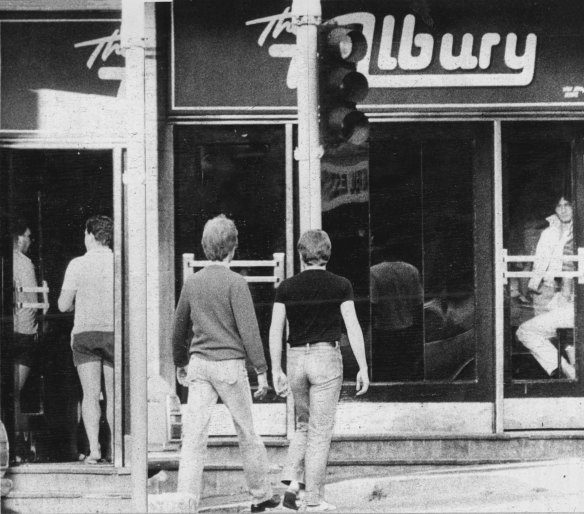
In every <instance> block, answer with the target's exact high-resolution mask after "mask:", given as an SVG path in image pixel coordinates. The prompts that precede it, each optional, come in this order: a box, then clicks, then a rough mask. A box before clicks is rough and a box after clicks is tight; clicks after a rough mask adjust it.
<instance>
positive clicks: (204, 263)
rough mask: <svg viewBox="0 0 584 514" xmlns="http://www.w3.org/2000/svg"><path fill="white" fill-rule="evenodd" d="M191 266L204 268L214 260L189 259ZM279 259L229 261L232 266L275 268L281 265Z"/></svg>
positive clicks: (188, 262)
mask: <svg viewBox="0 0 584 514" xmlns="http://www.w3.org/2000/svg"><path fill="white" fill-rule="evenodd" d="M187 264H188V266H189V268H204V267H205V266H208V265H209V264H212V261H187ZM279 265H280V263H279V262H278V261H273V260H272V261H231V262H230V263H229V267H230V268H274V267H276V266H279Z"/></svg>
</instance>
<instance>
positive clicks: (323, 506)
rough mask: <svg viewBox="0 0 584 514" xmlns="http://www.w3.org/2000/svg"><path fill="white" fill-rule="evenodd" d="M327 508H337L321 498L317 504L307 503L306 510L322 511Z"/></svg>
mask: <svg viewBox="0 0 584 514" xmlns="http://www.w3.org/2000/svg"><path fill="white" fill-rule="evenodd" d="M329 510H337V508H336V507H335V506H334V505H333V504H332V503H328V502H325V501H324V500H322V501H321V502H320V503H319V504H318V505H307V506H306V512H324V511H329Z"/></svg>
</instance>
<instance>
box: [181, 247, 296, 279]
mask: <svg viewBox="0 0 584 514" xmlns="http://www.w3.org/2000/svg"><path fill="white" fill-rule="evenodd" d="M273 257H274V258H273V259H271V260H233V261H231V262H230V263H229V267H230V268H273V274H272V275H244V277H245V280H247V281H248V282H255V283H257V282H259V283H272V284H274V287H278V285H279V284H280V282H282V280H284V278H285V276H284V257H285V254H284V253H274V254H273ZM209 264H212V261H206V260H205V261H203V260H195V254H194V253H183V282H185V281H186V279H187V278H188V277H189V275H191V274H192V273H194V271H195V269H197V268H204V267H205V266H208V265H209Z"/></svg>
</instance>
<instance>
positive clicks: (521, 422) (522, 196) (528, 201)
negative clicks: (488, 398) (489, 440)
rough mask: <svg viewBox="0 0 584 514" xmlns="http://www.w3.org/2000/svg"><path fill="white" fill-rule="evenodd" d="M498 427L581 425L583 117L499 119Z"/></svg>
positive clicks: (583, 420) (583, 387)
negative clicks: (501, 400) (501, 331)
mask: <svg viewBox="0 0 584 514" xmlns="http://www.w3.org/2000/svg"><path fill="white" fill-rule="evenodd" d="M501 141H502V180H501V184H502V189H503V191H502V206H503V209H502V219H501V226H502V228H503V238H502V239H503V249H502V251H501V255H500V258H501V260H502V262H503V264H502V266H503V280H502V283H501V284H500V286H499V287H502V288H504V295H503V297H504V303H503V326H504V397H505V400H504V408H503V413H504V415H503V418H504V423H503V425H504V429H506V430H522V429H535V428H537V429H571V428H582V427H584V413H583V412H582V409H581V398H582V396H583V394H584V381H583V380H582V338H581V334H582V333H583V332H582V328H583V327H582V322H583V319H584V318H583V314H584V311H583V307H584V302H583V301H582V298H584V297H583V296H582V294H583V292H584V289H583V283H584V282H583V279H582V272H583V271H584V269H583V267H582V264H583V263H584V261H583V260H582V259H583V258H584V253H583V252H584V249H583V248H582V247H583V246H584V238H583V236H584V232H583V230H584V225H583V223H582V212H583V209H584V203H583V201H582V200H583V198H584V197H583V196H582V195H583V186H582V176H583V175H582V172H583V171H584V170H583V155H584V154H583V150H584V146H583V141H584V125H583V124H582V123H571V122H561V123H559V122H558V123H550V122H540V123H537V122H536V123H534V122H529V123H525V122H517V123H515V122H514V123H512V122H509V123H502V128H501Z"/></svg>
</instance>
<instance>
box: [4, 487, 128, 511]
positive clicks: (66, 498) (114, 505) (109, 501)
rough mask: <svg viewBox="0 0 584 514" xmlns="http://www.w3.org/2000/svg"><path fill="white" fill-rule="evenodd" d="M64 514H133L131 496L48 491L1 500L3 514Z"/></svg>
mask: <svg viewBox="0 0 584 514" xmlns="http://www.w3.org/2000/svg"><path fill="white" fill-rule="evenodd" d="M39 512H42V513H43V514H63V513H68V512H83V513H97V512H99V513H106V514H107V513H118V512H120V513H121V512H124V513H125V512H128V513H129V512H133V509H132V500H131V495H130V494H128V493H118V494H113V493H112V494H103V493H101V494H82V493H77V494H76V493H52V492H48V491H37V492H26V493H11V494H9V495H8V496H7V497H5V498H2V513H3V514H11V513H14V514H29V513H30V514H38V513H39Z"/></svg>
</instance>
